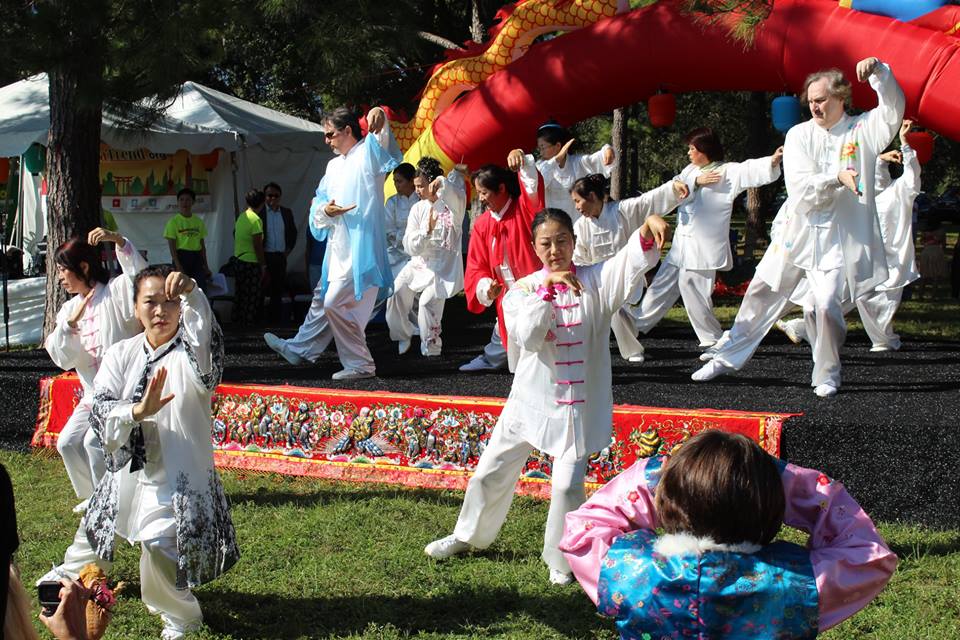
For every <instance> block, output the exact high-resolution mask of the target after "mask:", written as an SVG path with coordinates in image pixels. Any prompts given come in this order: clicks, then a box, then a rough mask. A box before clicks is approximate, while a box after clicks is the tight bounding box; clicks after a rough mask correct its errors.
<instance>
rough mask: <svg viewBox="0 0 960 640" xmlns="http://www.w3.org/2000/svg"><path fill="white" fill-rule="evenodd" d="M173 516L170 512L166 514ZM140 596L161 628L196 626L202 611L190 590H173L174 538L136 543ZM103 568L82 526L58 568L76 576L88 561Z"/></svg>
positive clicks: (175, 546)
mask: <svg viewBox="0 0 960 640" xmlns="http://www.w3.org/2000/svg"><path fill="white" fill-rule="evenodd" d="M169 517H170V518H173V512H172V510H171V513H170V514H169ZM140 547H141V551H140V598H141V599H142V600H143V604H145V605H147V610H148V611H149V612H150V613H152V614H159V615H160V619H161V620H163V625H164V627H165V628H167V629H170V630H172V631H181V632H187V631H190V630H192V629H195V628H197V627H199V626H200V623H201V622H202V621H203V614H202V613H201V611H200V603H199V602H197V598H196V597H195V596H194V595H193V592H191V591H190V589H177V586H176V585H177V539H176V538H175V537H163V538H153V539H150V540H145V541H142V542H141V543H140ZM91 562H92V563H94V564H97V565H98V566H100V568H102V569H103V570H104V571H106V570H109V569H110V563H109V562H107V561H105V560H101V559H100V558H99V557H98V556H97V554H96V553H95V552H94V550H93V548H92V547H91V546H90V543H89V541H88V540H87V534H86V533H85V532H84V531H83V527H82V526H81V528H80V529H78V530H77V533H76V535H74V537H73V544H71V545H70V546H69V547H67V552H66V553H65V554H64V558H63V565H61V567H60V568H61V570H63V571H64V572H65V573H67V574H69V575H70V576H72V577H74V578H76V577H77V576H78V575H79V574H80V570H81V569H82V568H83V567H84V566H86V565H87V564H89V563H91Z"/></svg>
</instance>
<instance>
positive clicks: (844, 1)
mask: <svg viewBox="0 0 960 640" xmlns="http://www.w3.org/2000/svg"><path fill="white" fill-rule="evenodd" d="M852 6H853V0H840V8H841V9H849V8H850V7H852Z"/></svg>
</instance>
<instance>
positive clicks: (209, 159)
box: [200, 149, 220, 171]
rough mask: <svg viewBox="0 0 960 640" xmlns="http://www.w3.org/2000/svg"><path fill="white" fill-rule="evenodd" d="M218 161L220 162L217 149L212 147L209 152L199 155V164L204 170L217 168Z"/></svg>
mask: <svg viewBox="0 0 960 640" xmlns="http://www.w3.org/2000/svg"><path fill="white" fill-rule="evenodd" d="M218 162H220V150H219V149H214V150H213V151H211V152H210V153H205V154H203V155H202V156H200V166H201V167H203V169H204V171H213V170H214V169H216V168H217V163H218Z"/></svg>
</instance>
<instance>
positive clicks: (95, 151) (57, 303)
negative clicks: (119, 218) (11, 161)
mask: <svg viewBox="0 0 960 640" xmlns="http://www.w3.org/2000/svg"><path fill="white" fill-rule="evenodd" d="M49 77H50V133H49V136H48V138H47V184H48V186H49V192H48V194H49V195H48V196H47V198H48V201H47V262H46V267H47V289H46V312H45V314H44V320H43V335H44V337H46V336H47V334H49V333H50V331H51V330H52V328H53V325H54V321H55V320H56V317H57V311H58V310H59V309H60V307H61V306H62V305H63V303H64V302H65V301H66V300H67V293H66V292H65V291H64V290H63V288H62V287H61V286H60V284H59V282H58V279H57V267H56V263H55V262H54V254H55V253H56V250H57V247H59V246H60V245H61V244H62V243H63V242H65V241H66V240H68V239H69V238H70V237H71V236H80V237H86V234H87V233H88V232H89V231H90V230H91V229H93V228H95V227H96V226H98V225H99V224H100V189H99V184H100V123H101V120H102V117H103V114H102V111H103V102H102V99H101V100H99V101H97V100H91V99H90V98H89V92H84V91H83V89H84V87H83V79H84V76H83V75H81V72H78V71H77V70H75V69H56V70H51V71H50V73H49ZM81 96H83V98H81Z"/></svg>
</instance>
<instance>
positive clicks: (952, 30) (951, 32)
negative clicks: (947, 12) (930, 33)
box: [946, 22, 960, 36]
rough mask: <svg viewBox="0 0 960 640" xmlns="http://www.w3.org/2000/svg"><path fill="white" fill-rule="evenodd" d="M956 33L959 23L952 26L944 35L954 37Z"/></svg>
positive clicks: (958, 29)
mask: <svg viewBox="0 0 960 640" xmlns="http://www.w3.org/2000/svg"><path fill="white" fill-rule="evenodd" d="M958 31H960V22H958V23H957V24H955V25H953V28H952V29H950V30H949V31H947V32H946V34H947V35H948V36H952V35H954V34H955V33H957V32H958Z"/></svg>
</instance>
